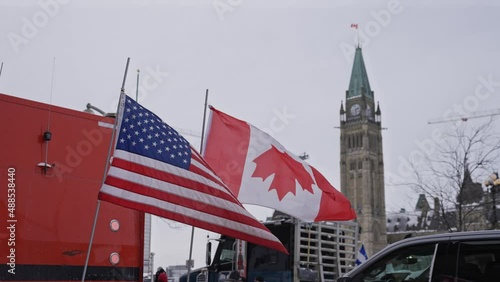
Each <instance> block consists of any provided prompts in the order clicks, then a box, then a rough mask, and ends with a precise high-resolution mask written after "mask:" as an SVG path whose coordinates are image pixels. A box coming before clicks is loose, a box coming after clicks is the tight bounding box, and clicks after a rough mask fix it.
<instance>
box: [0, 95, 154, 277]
mask: <svg viewBox="0 0 500 282" xmlns="http://www.w3.org/2000/svg"><path fill="white" fill-rule="evenodd" d="M0 109H1V110H0V119H1V120H2V126H1V133H2V138H0V148H2V149H1V150H2V151H1V152H2V153H1V154H0V155H1V158H0V182H1V183H2V185H3V186H2V189H1V191H2V192H1V194H0V255H1V256H0V281H75V280H78V281H79V280H81V278H82V275H83V270H84V267H85V262H86V258H87V250H88V246H89V242H90V236H91V231H92V226H93V221H94V216H95V214H96V206H97V194H98V192H99V189H100V186H101V182H102V178H103V174H104V169H105V164H106V161H107V160H106V158H107V155H108V149H109V144H110V140H111V132H112V130H113V124H114V119H113V118H112V117H103V116H97V115H93V114H89V113H85V112H80V111H74V110H70V109H66V108H62V107H57V106H54V105H49V104H44V103H39V102H35V101H31V100H26V99H21V98H17V97H13V96H9V95H4V94H0ZM144 218H145V215H144V213H142V212H138V211H134V210H130V209H126V208H123V207H120V206H116V205H113V204H110V203H106V202H102V203H101V204H100V209H99V213H98V217H97V225H96V229H95V235H94V241H93V244H92V249H91V252H90V257H89V261H88V268H87V274H86V277H85V278H86V280H91V281H109V280H113V281H142V279H143V275H142V272H143V260H144Z"/></svg>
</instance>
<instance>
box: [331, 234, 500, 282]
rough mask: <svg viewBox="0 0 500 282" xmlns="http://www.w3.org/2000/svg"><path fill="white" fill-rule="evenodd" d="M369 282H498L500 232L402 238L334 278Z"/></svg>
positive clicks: (499, 272) (346, 281) (340, 281)
mask: <svg viewBox="0 0 500 282" xmlns="http://www.w3.org/2000/svg"><path fill="white" fill-rule="evenodd" d="M368 281H370V282H403V281H405V282H407V281H412V282H429V281H430V282H490V281H492V282H493V281H500V230H490V231H470V232H456V233H444V234H436V235H429V236H422V237H414V238H409V239H404V240H401V241H398V242H396V243H393V244H391V245H389V246H387V247H385V248H384V249H383V250H381V251H380V252H378V253H376V254H375V255H374V256H373V257H371V258H370V259H369V260H367V261H365V262H364V263H362V264H361V265H359V266H358V267H356V268H354V269H353V270H351V271H350V272H348V273H347V274H345V275H343V276H342V277H340V278H338V279H337V282H368Z"/></svg>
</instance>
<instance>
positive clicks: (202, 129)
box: [186, 89, 208, 282]
mask: <svg viewBox="0 0 500 282" xmlns="http://www.w3.org/2000/svg"><path fill="white" fill-rule="evenodd" d="M207 103H208V89H207V91H206V92H205V107H204V108H203V125H202V127H201V142H200V155H203V139H204V137H205V121H206V118H207ZM193 241H194V226H192V227H191V243H190V245H189V260H188V263H189V264H188V266H187V267H188V273H187V281H186V282H189V278H190V277H189V276H190V275H191V258H192V255H193Z"/></svg>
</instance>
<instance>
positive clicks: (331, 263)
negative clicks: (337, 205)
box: [180, 218, 358, 282]
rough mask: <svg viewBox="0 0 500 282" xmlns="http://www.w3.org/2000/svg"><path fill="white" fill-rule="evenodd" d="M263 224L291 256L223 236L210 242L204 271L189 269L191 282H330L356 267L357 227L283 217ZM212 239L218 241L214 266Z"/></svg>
mask: <svg viewBox="0 0 500 282" xmlns="http://www.w3.org/2000/svg"><path fill="white" fill-rule="evenodd" d="M264 225H265V226H266V227H267V228H268V229H269V230H270V231H271V232H272V233H273V234H274V235H275V236H276V237H278V239H280V241H281V242H282V243H283V245H284V246H285V248H286V249H287V251H288V252H289V255H286V254H284V253H281V252H279V251H276V250H273V249H269V248H266V247H263V246H260V245H255V244H252V243H247V242H245V241H242V240H238V239H234V238H230V237H227V236H221V237H220V238H219V239H209V242H208V243H207V261H206V264H207V266H206V267H203V268H201V269H196V270H193V271H192V272H191V273H190V277H189V282H232V281H248V282H253V281H254V279H255V278H256V277H258V276H261V277H263V278H264V280H265V281H266V282H299V281H304V282H305V281H325V282H328V281H332V282H333V281H334V279H336V278H337V277H338V276H339V271H345V272H347V271H348V270H350V269H351V268H352V267H354V260H355V258H354V254H355V253H356V252H355V248H356V236H357V230H358V229H357V224H356V223H353V222H342V223H340V222H322V223H304V222H300V221H298V220H296V219H293V218H285V219H279V220H270V221H267V222H264ZM211 240H216V241H218V242H219V244H218V246H217V249H216V251H215V254H214V255H213V261H212V259H211V258H212V255H211V246H212V242H211ZM346 252H348V253H349V255H346ZM186 281H187V275H184V276H181V278H180V282H186Z"/></svg>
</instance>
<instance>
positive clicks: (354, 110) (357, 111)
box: [351, 104, 361, 116]
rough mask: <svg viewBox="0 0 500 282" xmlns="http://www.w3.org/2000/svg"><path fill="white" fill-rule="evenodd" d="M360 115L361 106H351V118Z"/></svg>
mask: <svg viewBox="0 0 500 282" xmlns="http://www.w3.org/2000/svg"><path fill="white" fill-rule="evenodd" d="M360 113H361V106H360V105H359V104H354V105H352V106H351V116H359V114H360Z"/></svg>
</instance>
